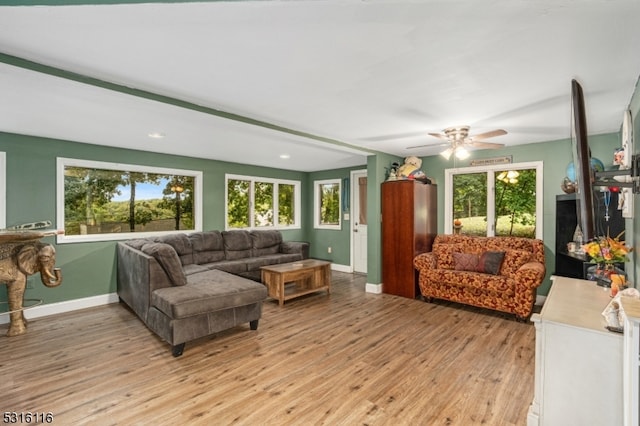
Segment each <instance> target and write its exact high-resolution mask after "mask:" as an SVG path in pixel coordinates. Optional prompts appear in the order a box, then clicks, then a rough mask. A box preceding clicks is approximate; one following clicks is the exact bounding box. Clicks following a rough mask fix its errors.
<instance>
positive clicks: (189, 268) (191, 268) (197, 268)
mask: <svg viewBox="0 0 640 426" xmlns="http://www.w3.org/2000/svg"><path fill="white" fill-rule="evenodd" d="M209 269H211V268H207V267H206V266H205V265H197V264H195V263H192V264H191V265H182V270H183V271H184V274H185V275H191V274H197V273H198V272H204V271H208V270H209Z"/></svg>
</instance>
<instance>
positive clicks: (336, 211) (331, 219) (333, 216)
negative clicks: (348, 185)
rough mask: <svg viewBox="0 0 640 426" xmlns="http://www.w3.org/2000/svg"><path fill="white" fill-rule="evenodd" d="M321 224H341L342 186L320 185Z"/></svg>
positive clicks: (334, 184) (336, 184)
mask: <svg viewBox="0 0 640 426" xmlns="http://www.w3.org/2000/svg"><path fill="white" fill-rule="evenodd" d="M320 224H321V225H339V224H340V184H338V183H328V184H320Z"/></svg>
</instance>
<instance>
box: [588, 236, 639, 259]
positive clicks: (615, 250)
mask: <svg viewBox="0 0 640 426" xmlns="http://www.w3.org/2000/svg"><path fill="white" fill-rule="evenodd" d="M623 233H624V231H623V232H622V233H620V235H618V236H617V237H616V238H611V237H597V238H595V239H594V240H593V241H591V242H589V243H587V244H585V245H583V246H582V249H583V250H584V252H585V253H587V254H588V255H589V257H591V261H592V262H594V263H622V262H624V261H626V260H627V255H628V254H629V253H630V252H631V251H632V250H633V249H632V248H631V247H627V246H626V245H625V243H624V241H620V236H621V235H622V234H623Z"/></svg>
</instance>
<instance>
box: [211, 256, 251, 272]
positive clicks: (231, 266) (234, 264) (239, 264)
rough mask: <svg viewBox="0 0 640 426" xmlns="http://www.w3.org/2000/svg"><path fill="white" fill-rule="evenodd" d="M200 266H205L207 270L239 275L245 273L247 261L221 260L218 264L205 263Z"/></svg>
mask: <svg viewBox="0 0 640 426" xmlns="http://www.w3.org/2000/svg"><path fill="white" fill-rule="evenodd" d="M200 266H206V267H207V268H209V269H218V270H220V271H225V272H228V273H230V274H236V275H239V274H242V273H245V272H247V259H237V260H221V261H219V262H213V263H205V264H204V265H200Z"/></svg>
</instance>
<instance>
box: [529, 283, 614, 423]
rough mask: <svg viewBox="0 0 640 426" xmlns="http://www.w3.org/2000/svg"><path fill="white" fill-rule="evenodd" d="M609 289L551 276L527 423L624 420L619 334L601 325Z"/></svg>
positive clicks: (539, 319)
mask: <svg viewBox="0 0 640 426" xmlns="http://www.w3.org/2000/svg"><path fill="white" fill-rule="evenodd" d="M610 300H611V299H610V297H609V291H608V289H604V288H602V287H599V286H597V285H596V283H595V282H593V281H585V280H579V279H574V278H566V277H554V278H553V285H552V287H551V290H550V292H549V295H548V296H547V300H546V302H545V304H544V307H543V308H542V312H541V313H540V314H534V315H533V316H532V317H531V320H532V321H533V322H534V324H535V327H536V366H535V389H534V397H533V402H532V403H531V406H530V407H529V413H528V417H527V424H528V425H529V426H534V425H540V426H556V425H562V426H571V425H576V426H583V425H594V426H598V425H602V426H608V425H621V424H622V423H623V395H622V389H623V387H622V349H623V338H622V335H621V334H617V333H612V332H610V331H608V330H606V329H605V327H606V325H607V324H606V321H605V320H604V317H603V316H602V311H603V310H604V309H605V307H606V306H607V304H608V303H609V301H610Z"/></svg>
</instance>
